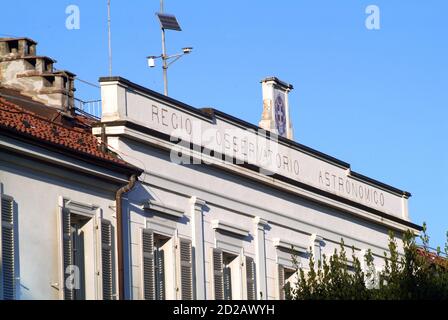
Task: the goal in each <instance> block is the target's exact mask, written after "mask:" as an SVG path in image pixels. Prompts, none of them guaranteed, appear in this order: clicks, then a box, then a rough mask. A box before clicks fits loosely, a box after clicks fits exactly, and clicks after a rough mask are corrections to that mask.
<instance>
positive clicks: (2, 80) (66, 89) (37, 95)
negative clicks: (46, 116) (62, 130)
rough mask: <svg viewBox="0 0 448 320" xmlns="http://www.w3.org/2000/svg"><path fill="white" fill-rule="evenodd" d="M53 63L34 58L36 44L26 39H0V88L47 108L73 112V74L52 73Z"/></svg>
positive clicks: (38, 57) (52, 61)
mask: <svg viewBox="0 0 448 320" xmlns="http://www.w3.org/2000/svg"><path fill="white" fill-rule="evenodd" d="M55 62H56V61H55V60H53V59H51V58H49V57H46V56H38V55H37V42H35V41H33V40H31V39H28V38H0V87H3V88H8V89H15V90H18V91H20V93H21V94H23V95H25V96H29V97H31V98H32V99H33V100H35V101H38V102H41V103H43V104H45V105H48V106H50V107H55V108H58V109H60V110H61V111H63V112H66V113H73V112H74V92H75V90H76V89H75V87H74V82H75V77H76V75H75V74H73V73H71V72H68V71H55V69H54V68H53V65H54V63H55Z"/></svg>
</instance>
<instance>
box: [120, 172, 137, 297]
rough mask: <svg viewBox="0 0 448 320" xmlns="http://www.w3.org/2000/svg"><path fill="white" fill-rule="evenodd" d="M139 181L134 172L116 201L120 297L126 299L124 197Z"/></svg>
mask: <svg viewBox="0 0 448 320" xmlns="http://www.w3.org/2000/svg"><path fill="white" fill-rule="evenodd" d="M136 182H137V175H135V174H133V175H132V176H131V178H130V179H129V183H128V184H127V185H126V186H124V187H122V188H121V189H119V190H118V191H117V193H116V195H115V203H116V206H117V253H118V299H119V300H124V257H123V256H124V252H123V247H124V246H123V207H122V204H121V202H122V197H123V195H124V194H125V193H128V192H129V191H131V190H132V188H134V186H135V183H136Z"/></svg>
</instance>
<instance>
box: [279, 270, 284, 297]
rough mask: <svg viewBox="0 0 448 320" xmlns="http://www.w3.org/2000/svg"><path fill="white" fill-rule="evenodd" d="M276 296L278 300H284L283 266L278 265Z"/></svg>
mask: <svg viewBox="0 0 448 320" xmlns="http://www.w3.org/2000/svg"><path fill="white" fill-rule="evenodd" d="M278 290H279V291H278V297H279V299H280V300H285V268H284V267H283V266H282V265H278Z"/></svg>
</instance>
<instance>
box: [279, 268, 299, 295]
mask: <svg viewBox="0 0 448 320" xmlns="http://www.w3.org/2000/svg"><path fill="white" fill-rule="evenodd" d="M296 275H297V273H296V271H295V270H294V269H292V268H288V267H285V266H283V265H278V283H279V285H278V289H279V299H280V300H285V299H286V300H287V299H289V297H290V295H291V290H292V289H293V288H294V286H295V284H296V282H297V276H296Z"/></svg>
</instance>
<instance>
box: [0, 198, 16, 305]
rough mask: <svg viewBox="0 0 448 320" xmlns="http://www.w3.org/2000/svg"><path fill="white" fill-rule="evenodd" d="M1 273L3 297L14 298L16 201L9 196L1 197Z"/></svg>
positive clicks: (6, 298) (5, 298)
mask: <svg viewBox="0 0 448 320" xmlns="http://www.w3.org/2000/svg"><path fill="white" fill-rule="evenodd" d="M1 237H2V238H1V240H2V241H1V245H2V247H1V253H2V255H1V258H2V260H1V264H2V265H1V269H0V270H1V271H2V272H1V274H2V279H1V280H2V282H3V299H4V300H14V299H15V297H16V280H15V263H14V256H15V254H14V253H15V252H14V251H15V250H14V248H15V244H14V201H13V199H11V198H8V197H2V199H1Z"/></svg>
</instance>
